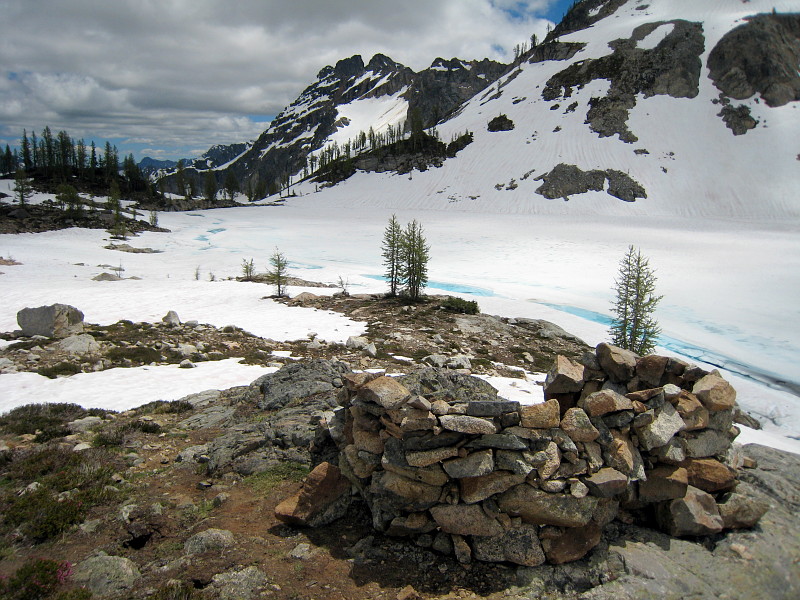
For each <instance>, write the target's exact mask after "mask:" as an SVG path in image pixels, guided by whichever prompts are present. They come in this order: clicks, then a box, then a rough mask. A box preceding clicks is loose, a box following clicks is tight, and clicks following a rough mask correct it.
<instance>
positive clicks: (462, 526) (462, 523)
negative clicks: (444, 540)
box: [430, 504, 503, 536]
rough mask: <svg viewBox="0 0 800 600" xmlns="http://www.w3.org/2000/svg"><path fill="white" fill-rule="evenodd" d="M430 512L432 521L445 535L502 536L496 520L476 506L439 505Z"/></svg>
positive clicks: (500, 526)
mask: <svg viewBox="0 0 800 600" xmlns="http://www.w3.org/2000/svg"><path fill="white" fill-rule="evenodd" d="M430 510H431V515H432V516H433V519H434V520H435V521H436V523H437V524H438V525H439V527H441V529H442V531H444V532H445V533H450V534H457V535H479V536H497V535H502V534H503V526H502V525H500V523H499V522H498V521H497V519H495V518H493V517H490V516H488V515H487V514H486V512H484V510H483V508H481V506H480V505H478V504H440V505H438V506H434V507H433V508H431V509H430Z"/></svg>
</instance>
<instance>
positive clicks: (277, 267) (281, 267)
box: [242, 248, 289, 297]
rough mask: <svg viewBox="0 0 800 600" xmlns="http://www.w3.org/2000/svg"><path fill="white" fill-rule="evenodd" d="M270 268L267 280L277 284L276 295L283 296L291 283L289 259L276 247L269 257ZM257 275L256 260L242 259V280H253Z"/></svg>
mask: <svg viewBox="0 0 800 600" xmlns="http://www.w3.org/2000/svg"><path fill="white" fill-rule="evenodd" d="M269 264H270V267H271V268H270V269H269V270H268V271H267V281H268V282H269V283H271V284H272V285H274V286H275V295H276V296H278V297H282V296H285V295H286V288H287V287H288V285H289V275H288V269H289V261H288V260H286V256H285V255H284V254H283V252H281V251H280V250H278V248H275V252H273V253H272V256H270V257H269ZM255 277H256V267H255V261H254V260H253V259H252V258H251V259H250V260H247V259H242V280H243V281H253V280H254V279H255Z"/></svg>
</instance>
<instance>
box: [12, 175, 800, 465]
mask: <svg viewBox="0 0 800 600" xmlns="http://www.w3.org/2000/svg"><path fill="white" fill-rule="evenodd" d="M0 185H3V186H5V185H8V182H6V181H4V182H0ZM377 192H378V190H376V193H377ZM358 204H359V207H358V208H347V206H346V205H345V202H344V201H340V200H337V199H336V198H333V199H332V198H331V197H330V196H329V195H325V194H309V195H306V196H303V197H300V198H295V199H291V200H289V201H288V202H287V203H286V205H285V206H277V207H268V206H251V207H242V208H232V209H217V210H211V211H196V212H189V213H161V214H160V215H159V224H160V225H161V226H163V227H167V228H169V229H170V230H171V231H172V232H171V233H145V234H142V235H140V236H138V237H135V238H132V239H131V240H129V243H130V244H131V245H133V246H136V247H151V248H154V249H158V250H162V251H163V252H161V253H158V254H129V253H122V252H118V251H112V250H106V249H103V246H104V245H106V244H107V243H108V242H107V240H106V238H107V234H106V232H104V231H96V230H94V231H93V230H80V229H69V230H63V231H58V232H48V233H41V234H22V235H0V256H4V257H6V258H8V257H13V258H14V259H15V260H17V261H19V262H20V263H22V264H21V265H17V266H7V267H5V266H4V267H0V271H3V274H2V275H0V331H10V330H13V329H16V328H17V323H16V313H17V311H18V310H20V309H22V308H24V307H26V306H40V305H44V304H51V303H55V302H63V303H67V304H72V305H74V306H77V307H78V308H80V309H81V310H82V311H83V312H84V314H85V318H86V320H87V321H88V322H93V323H101V324H105V323H113V322H116V321H117V320H119V319H130V320H133V321H157V320H160V319H161V317H162V316H163V315H164V314H166V312H167V311H169V310H176V311H177V312H178V314H179V315H180V317H181V319H182V320H189V319H196V320H198V321H200V322H205V323H212V324H214V325H217V326H223V325H227V324H235V325H237V326H240V327H243V328H244V329H246V330H248V331H251V332H252V333H255V334H258V335H261V336H264V337H268V338H272V339H276V340H291V339H301V338H306V337H307V335H308V334H309V333H310V332H314V333H316V334H317V335H318V336H319V337H320V338H322V339H325V340H329V341H344V340H346V339H347V337H349V336H350V335H357V334H359V333H361V332H363V324H360V323H356V322H353V321H350V320H348V319H345V318H344V317H342V316H340V315H336V314H333V313H327V312H324V311H315V310H312V309H302V308H288V307H285V306H283V305H278V304H275V303H273V302H271V301H270V300H266V299H263V297H264V296H266V295H267V294H268V293H271V290H269V289H268V288H266V287H264V286H263V285H258V284H244V283H236V282H231V281H224V279H225V278H228V277H235V276H237V275H239V274H240V273H241V264H242V260H243V259H248V260H249V259H250V258H253V259H254V260H255V264H256V267H257V270H259V271H265V270H266V269H267V265H268V258H269V256H270V254H271V253H272V252H273V251H274V249H275V248H276V247H277V248H279V249H280V250H281V251H282V252H283V253H284V254H285V255H286V257H287V258H288V259H289V261H290V266H291V269H290V271H291V274H292V275H294V276H298V277H301V278H304V279H309V280H315V281H322V282H330V283H336V282H337V280H338V279H339V277H342V278H343V279H346V280H348V281H349V284H350V290H351V292H353V293H358V292H372V291H382V290H383V289H384V288H385V285H384V283H383V282H382V281H381V280H380V276H381V274H382V271H383V268H382V265H381V254H380V245H381V239H382V235H383V229H384V227H385V226H386V222H387V221H388V219H389V216H390V215H391V213H392V212H396V213H397V216H398V218H399V219H400V221H401V223H404V222H406V221H408V220H410V219H412V218H416V219H418V220H419V221H421V222H422V224H423V226H424V228H425V233H426V237H427V240H428V242H429V243H430V246H431V252H430V254H431V260H430V265H429V267H430V273H429V276H430V280H431V285H430V291H431V292H433V293H442V292H445V291H446V292H448V293H453V294H457V295H460V296H463V297H465V298H471V299H474V300H477V301H478V302H479V304H480V307H481V310H482V311H483V312H487V313H491V314H498V315H504V316H509V317H530V318H544V319H547V320H550V321H553V322H555V323H557V324H559V325H561V326H562V327H564V328H565V329H567V330H568V331H571V332H572V333H574V334H576V335H578V336H579V337H581V338H583V339H584V340H585V341H586V342H587V343H589V344H592V345H594V344H597V343H599V342H601V341H606V340H607V325H606V323H607V319H608V316H609V314H610V307H611V299H612V286H613V280H614V277H615V275H616V271H617V265H618V262H619V260H620V258H621V257H622V255H623V253H624V251H625V249H626V248H627V246H628V245H629V244H634V245H636V246H639V247H640V248H641V249H642V251H643V253H644V254H645V255H647V256H648V257H649V258H650V260H651V266H652V267H654V268H655V270H656V274H657V276H658V292H659V293H660V294H663V295H664V300H663V301H662V304H661V306H660V309H659V311H658V314H657V316H658V318H659V320H660V323H661V325H662V328H663V338H662V345H661V347H659V348H658V351H659V352H660V353H666V354H675V355H677V356H682V357H684V358H686V359H688V360H690V361H691V362H695V363H701V364H705V365H713V366H715V367H720V368H721V369H722V371H723V374H724V375H725V377H727V378H728V379H729V380H730V381H731V382H732V383H733V384H734V386H735V387H736V388H737V390H738V393H739V402H740V404H741V405H742V406H743V407H744V408H745V409H747V410H748V411H750V412H752V413H753V414H755V415H757V416H759V417H760V418H761V420H762V421H765V429H766V430H767V431H768V432H769V433H770V434H772V435H782V436H794V437H796V436H798V435H800V398H798V396H797V393H798V389H800V369H798V368H797V363H796V361H797V359H798V357H800V304H798V302H797V300H798V298H800V235H798V233H800V231H798V229H800V227H798V225H797V224H793V223H775V222H772V223H766V222H765V223H763V224H759V223H753V222H752V221H748V222H740V221H719V220H717V221H713V222H705V223H704V222H701V221H697V220H695V221H689V220H677V219H676V220H668V219H665V218H659V219H646V218H642V217H636V218H635V219H633V218H631V219H625V218H619V217H615V218H613V219H612V218H602V217H596V216H593V217H588V216H587V217H568V216H559V215H520V214H514V215H509V214H492V213H491V212H490V211H489V210H488V209H487V210H484V211H476V210H473V211H470V212H463V211H457V210H453V209H450V210H414V211H409V210H392V209H390V207H388V206H381V205H380V202H376V206H373V207H369V206H364V202H359V203H358ZM102 265H106V266H105V267H104V266H102ZM109 266H114V267H120V266H121V267H122V268H123V269H124V272H123V274H124V276H126V277H132V276H135V277H138V278H140V279H132V280H125V281H119V282H106V281H92V277H94V276H95V275H97V274H99V273H101V272H103V271H109V270H110V268H109ZM196 272H199V278H198V279H196ZM212 278H213V279H216V281H211V279H212ZM300 291H302V290H301V289H297V288H295V289H290V293H299V292H300ZM309 291H312V292H314V293H320V290H319V289H311V290H309ZM330 291H331V292H332V291H335V290H330ZM242 367H243V366H242V365H238V364H236V362H235V361H229V362H226V363H225V365H223V366H222V367H221V368H216V369H213V368H209V369H208V370H207V372H206V374H205V376H204V377H198V376H197V375H198V373H197V372H198V371H200V370H199V369H198V370H195V372H194V373H193V375H194V379H193V380H192V381H191V383H189V384H188V385H184V384H185V383H187V381H188V375H184V373H190V372H191V371H188V372H187V371H177V370H165V369H156V368H148V369H141V370H128V371H137V373H138V374H137V375H133V374H132V373H126V374H125V377H126V380H125V383H124V384H123V385H122V387H119V386H118V387H115V388H114V389H118V392H116V393H115V395H119V394H122V395H124V396H125V399H126V401H125V402H124V403H122V404H120V403H116V404H114V405H113V406H111V405H109V407H113V408H119V407H120V406H123V405H124V406H125V407H130V406H135V405H136V404H141V403H144V402H148V401H150V400H156V399H170V398H177V397H180V396H182V395H185V394H186V393H189V392H190V391H201V390H204V389H209V388H223V387H229V386H231V385H243V384H247V383H249V382H250V381H252V380H253V379H255V378H256V377H257V376H258V374H259V371H258V370H257V369H256V370H254V369H253V367H247V368H242ZM264 372H265V371H264ZM109 373H110V372H106V373H98V374H86V375H82V376H81V379H80V381H82V382H83V384H82V385H83V387H84V389H85V390H86V391H87V394H85V395H83V400H82V401H81V403H82V404H86V405H93V406H100V405H104V403H108V402H109V400H108V398H109V394H108V393H104V392H103V389H104V388H105V389H106V390H107V389H108V387H107V386H108V385H109V384H108V383H107V382H105V383H102V382H101V379H102V378H108V377H109ZM92 381H96V382H97V385H94V384H93V383H91V382H92ZM120 381H122V380H121V379H120ZM68 388H69V389H68ZM75 389H76V388H75V385H72V384H70V385H67V384H66V382H63V383H56V382H52V381H50V380H47V379H44V378H39V376H32V375H30V374H18V375H14V374H11V375H1V376H0V410H7V409H8V408H10V407H12V406H16V405H18V404H21V403H23V402H24V401H30V400H31V399H32V398H36V397H37V396H38V397H39V398H40V399H41V400H42V401H45V400H46V401H59V400H62V401H75V397H76V395H77V394H76V393H75V391H74V390H75ZM70 390H71V391H70ZM89 390H96V391H95V392H92V393H88V391H89ZM187 390H188V391H187ZM781 443H784V444H788V445H789V446H790V447H795V446H796V449H797V451H800V442H797V441H796V440H792V439H786V440H783V441H782V442H781Z"/></svg>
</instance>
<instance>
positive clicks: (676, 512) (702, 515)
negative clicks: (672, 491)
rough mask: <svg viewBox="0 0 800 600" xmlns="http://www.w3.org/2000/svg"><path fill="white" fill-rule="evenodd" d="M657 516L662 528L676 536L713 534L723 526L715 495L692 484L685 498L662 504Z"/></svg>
mask: <svg viewBox="0 0 800 600" xmlns="http://www.w3.org/2000/svg"><path fill="white" fill-rule="evenodd" d="M656 518H657V520H658V524H659V526H660V527H661V529H662V530H664V531H665V532H666V533H669V534H670V535H674V536H675V537H682V536H687V535H689V536H695V535H711V534H714V533H719V532H720V531H722V527H723V520H722V516H721V515H720V514H719V509H718V508H717V503H716V502H715V500H714V496H712V495H711V494H707V493H706V492H704V491H703V490H699V489H697V488H696V487H692V486H689V487H688V488H687V490H686V495H685V496H684V497H683V498H678V499H676V500H671V501H669V502H664V503H663V504H660V505H659V506H658V510H657V511H656Z"/></svg>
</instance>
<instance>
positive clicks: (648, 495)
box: [639, 465, 689, 503]
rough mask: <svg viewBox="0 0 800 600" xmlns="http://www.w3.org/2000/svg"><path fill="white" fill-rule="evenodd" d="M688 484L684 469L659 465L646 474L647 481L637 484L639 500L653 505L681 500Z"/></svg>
mask: <svg viewBox="0 0 800 600" xmlns="http://www.w3.org/2000/svg"><path fill="white" fill-rule="evenodd" d="M688 483H689V476H688V474H687V472H686V469H685V468H683V467H677V466H674V465H660V466H658V467H656V468H655V469H653V470H652V471H649V472H648V473H647V481H640V482H639V500H641V501H642V502H647V503H655V502H664V501H666V500H676V499H678V498H683V497H684V496H686V490H687V489H688Z"/></svg>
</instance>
